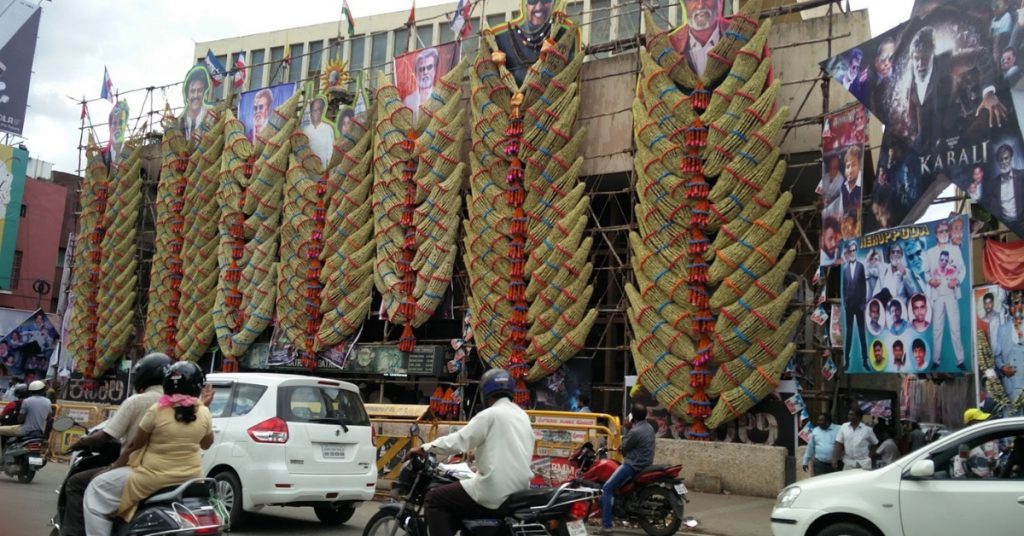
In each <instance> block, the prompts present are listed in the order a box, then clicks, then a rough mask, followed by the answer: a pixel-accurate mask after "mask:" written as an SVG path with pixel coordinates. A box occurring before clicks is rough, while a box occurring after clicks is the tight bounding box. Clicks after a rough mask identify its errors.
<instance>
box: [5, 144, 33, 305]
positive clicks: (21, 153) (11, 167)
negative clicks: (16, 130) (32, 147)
mask: <svg viewBox="0 0 1024 536" xmlns="http://www.w3.org/2000/svg"><path fill="white" fill-rule="evenodd" d="M27 167H28V151H26V150H24V149H16V148H14V147H10V146H8V145H0V288H2V289H10V288H11V270H12V267H13V264H14V247H15V244H16V242H17V241H18V224H19V223H20V222H21V196H22V193H23V192H24V191H25V169H26V168H27Z"/></svg>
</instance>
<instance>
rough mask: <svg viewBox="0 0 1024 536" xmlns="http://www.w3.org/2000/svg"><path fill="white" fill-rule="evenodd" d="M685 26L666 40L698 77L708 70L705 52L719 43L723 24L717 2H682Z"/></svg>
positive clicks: (724, 22) (724, 23) (708, 0)
mask: <svg viewBox="0 0 1024 536" xmlns="http://www.w3.org/2000/svg"><path fill="white" fill-rule="evenodd" d="M683 10H684V11H685V13H684V14H685V16H686V26H685V27H683V28H681V29H680V30H678V31H676V32H673V33H672V35H670V36H669V41H670V42H671V43H672V48H674V49H675V50H676V52H679V53H680V54H685V55H686V59H687V60H688V63H689V64H690V67H691V68H692V69H693V71H694V72H695V73H697V75H698V76H700V75H702V74H704V70H705V69H707V66H708V52H711V50H712V49H714V48H715V45H717V44H718V42H719V41H721V39H722V34H723V33H724V30H725V25H726V21H725V20H724V19H722V18H721V16H720V13H721V12H722V8H721V6H720V5H719V3H718V0H683Z"/></svg>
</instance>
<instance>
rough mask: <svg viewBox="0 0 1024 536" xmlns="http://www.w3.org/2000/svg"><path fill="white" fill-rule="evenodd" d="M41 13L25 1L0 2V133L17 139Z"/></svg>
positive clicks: (0, 0)
mask: <svg viewBox="0 0 1024 536" xmlns="http://www.w3.org/2000/svg"><path fill="white" fill-rule="evenodd" d="M42 13H43V10H42V8H40V7H39V5H38V4H33V3H31V2H27V1H25V0H7V1H2V0H0V131H2V132H9V133H11V134H17V135H19V136H20V135H21V132H22V130H24V128H25V110H26V109H27V108H28V88H29V83H30V82H31V81H32V61H33V59H34V58H35V55H36V34H38V33H39V19H40V17H41V16H42Z"/></svg>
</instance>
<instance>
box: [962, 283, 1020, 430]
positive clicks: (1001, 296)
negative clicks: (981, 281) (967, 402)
mask: <svg viewBox="0 0 1024 536" xmlns="http://www.w3.org/2000/svg"><path fill="white" fill-rule="evenodd" d="M974 311H975V314H974V322H975V330H974V334H975V342H974V344H975V347H977V344H978V337H985V338H986V339H987V340H988V343H989V348H991V350H992V361H993V366H992V368H990V369H987V370H983V369H981V363H980V362H979V365H978V367H979V370H978V382H977V385H978V399H979V403H980V401H983V400H985V399H986V398H989V397H990V396H991V392H992V389H993V388H992V387H991V383H990V382H1000V383H1001V384H1002V388H1003V391H1004V392H1005V393H1006V397H1007V399H1008V400H1009V403H1010V404H1009V406H1010V407H1004V408H1002V409H1001V412H1000V413H1001V414H1002V415H1005V416H1010V415H1018V414H1020V413H1021V409H1022V407H1024V292H1021V291H1010V290H1007V289H1005V288H1003V287H1001V286H999V285H986V286H983V287H977V288H975V289H974ZM1002 402H1003V403H1004V404H1005V403H1006V401H1005V400H1004V401H1002Z"/></svg>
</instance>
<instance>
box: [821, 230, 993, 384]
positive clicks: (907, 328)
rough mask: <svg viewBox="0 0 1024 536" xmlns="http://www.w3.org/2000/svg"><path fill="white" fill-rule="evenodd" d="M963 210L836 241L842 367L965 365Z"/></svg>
mask: <svg viewBox="0 0 1024 536" xmlns="http://www.w3.org/2000/svg"><path fill="white" fill-rule="evenodd" d="M969 245H970V232H969V230H968V226H967V216H956V217H952V218H949V219H947V220H938V221H933V222H929V223H924V224H919V225H909V226H903V227H896V228H892V229H886V230H883V231H878V232H876V233H872V234H868V235H865V236H863V237H862V238H859V239H855V240H848V241H846V242H844V243H843V267H842V274H841V281H842V284H841V296H842V305H843V310H842V315H843V349H844V351H843V355H845V356H846V372H847V373H849V374H863V373H880V372H896V373H907V374H910V373H935V372H947V373H958V374H962V373H965V372H967V371H971V370H973V361H972V356H973V353H974V352H973V350H972V348H971V347H970V346H969V345H965V341H969V340H970V339H969V338H968V337H967V336H966V335H967V333H968V330H970V329H971V296H972V294H971V264H970V262H969V261H970V258H971V257H970V249H969Z"/></svg>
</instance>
